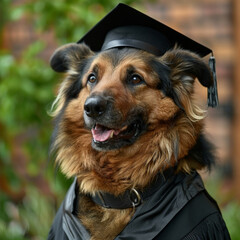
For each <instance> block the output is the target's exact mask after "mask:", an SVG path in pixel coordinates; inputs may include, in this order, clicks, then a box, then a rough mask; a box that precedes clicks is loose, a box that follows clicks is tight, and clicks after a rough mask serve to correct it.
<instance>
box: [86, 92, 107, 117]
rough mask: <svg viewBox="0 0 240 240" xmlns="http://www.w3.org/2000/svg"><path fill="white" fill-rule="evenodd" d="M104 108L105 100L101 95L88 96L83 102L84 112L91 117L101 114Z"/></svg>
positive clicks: (105, 105) (105, 106)
mask: <svg viewBox="0 0 240 240" xmlns="http://www.w3.org/2000/svg"><path fill="white" fill-rule="evenodd" d="M106 108H107V100H106V99H105V98H103V97H101V96H93V97H89V98H88V99H87V100H86V102H85V104H84V110H85V113H86V114H87V116H88V117H92V118H96V117H99V116H101V115H102V114H103V113H104V112H105V111H106Z"/></svg>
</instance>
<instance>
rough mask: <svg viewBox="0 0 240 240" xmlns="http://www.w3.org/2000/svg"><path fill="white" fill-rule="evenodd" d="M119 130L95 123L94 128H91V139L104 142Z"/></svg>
mask: <svg viewBox="0 0 240 240" xmlns="http://www.w3.org/2000/svg"><path fill="white" fill-rule="evenodd" d="M119 132H120V130H114V129H109V128H105V127H103V126H101V125H98V124H97V125H96V126H95V128H92V135H93V139H94V140H95V141H97V142H105V141H107V140H108V139H110V138H112V137H113V134H114V135H117V134H119Z"/></svg>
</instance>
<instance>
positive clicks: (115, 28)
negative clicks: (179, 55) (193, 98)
mask: <svg viewBox="0 0 240 240" xmlns="http://www.w3.org/2000/svg"><path fill="white" fill-rule="evenodd" d="M83 42H84V43H85V44H87V45H88V46H89V47H90V48H91V49H92V50H93V51H103V50H107V49H110V48H116V47H134V48H138V49H142V50H145V51H147V52H150V53H152V54H155V55H157V56H161V55H163V54H164V53H165V52H166V51H167V50H169V49H171V48H173V47H174V46H175V45H176V44H177V46H179V47H181V48H183V49H186V50H190V51H192V52H195V53H197V54H198V55H199V56H201V57H205V56H206V55H208V54H210V53H212V50H211V49H209V48H207V47H205V46H203V45H202V44H200V43H197V42H196V41H194V40H192V39H190V38H188V37H186V36H185V35H183V34H181V33H179V32H177V31H175V30H174V29H172V28H170V27H168V26H166V25H164V24H163V23H160V22H159V21H157V20H155V19H153V18H151V17H149V16H147V15H145V14H143V13H141V12H139V11H137V10H136V9H134V8H131V7H129V6H127V5H125V4H122V3H120V4H118V5H117V6H116V7H115V8H114V9H113V10H112V11H111V12H110V13H108V14H107V15H106V16H105V17H104V18H103V19H102V20H100V21H99V22H98V23H97V24H96V25H95V26H94V27H93V28H92V29H91V30H90V31H89V32H88V33H86V34H85V35H84V36H83V37H82V38H81V39H80V40H79V41H78V43H83ZM209 65H210V68H211V69H212V73H213V78H214V84H213V85H211V86H207V87H208V105H209V106H211V107H216V106H217V105H218V94H217V82H216V73H215V58H214V57H213V54H212V56H211V57H210V60H209Z"/></svg>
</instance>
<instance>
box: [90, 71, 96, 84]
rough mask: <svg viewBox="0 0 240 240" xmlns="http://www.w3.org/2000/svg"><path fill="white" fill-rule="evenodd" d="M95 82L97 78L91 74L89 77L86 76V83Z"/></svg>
mask: <svg viewBox="0 0 240 240" xmlns="http://www.w3.org/2000/svg"><path fill="white" fill-rule="evenodd" d="M96 81H97V77H96V76H95V75H94V74H93V73H91V74H90V75H89V76H88V82H90V83H95V82H96Z"/></svg>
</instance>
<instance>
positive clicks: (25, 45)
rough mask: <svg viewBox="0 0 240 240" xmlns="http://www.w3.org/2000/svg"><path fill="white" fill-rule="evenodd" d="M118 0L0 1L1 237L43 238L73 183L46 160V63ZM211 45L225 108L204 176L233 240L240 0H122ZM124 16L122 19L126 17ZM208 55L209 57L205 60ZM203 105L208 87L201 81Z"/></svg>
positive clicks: (52, 78)
mask: <svg viewBox="0 0 240 240" xmlns="http://www.w3.org/2000/svg"><path fill="white" fill-rule="evenodd" d="M117 2H118V1H112V0H78V1H76V0H56V1H49V0H38V1H35V0H1V1H0V239H1V240H10V239H11V240H13V239H14V240H23V239H26V240H27V239H30V240H43V239H46V236H47V233H48V231H49V228H50V225H51V223H52V220H53V218H54V215H55V213H56V210H57V208H58V206H59V204H60V203H61V201H62V200H63V198H64V195H65V193H66V191H67V188H68V186H69V184H70V183H71V179H70V180H67V179H66V178H65V177H64V176H63V175H61V173H59V172H58V171H57V170H55V168H54V164H53V163H52V161H50V160H49V159H48V148H49V141H50V136H51V131H52V121H51V118H50V117H49V115H48V111H49V110H50V108H51V104H52V102H53V101H54V98H55V96H56V93H57V88H58V86H59V83H60V81H61V79H62V77H63V76H60V75H58V74H56V73H54V72H53V71H52V70H51V69H50V67H49V64H48V62H49V58H50V56H51V54H52V53H53V51H54V49H56V48H57V47H59V46H60V45H62V44H65V43H69V42H77V41H78V40H79V39H80V38H81V36H83V34H84V33H86V32H87V31H88V30H89V29H90V28H91V27H92V26H93V25H94V24H95V23H97V22H98V20H100V19H101V18H102V17H103V16H104V15H105V14H106V13H107V12H109V11H110V10H111V9H112V8H113V7H114V6H115V5H116V3H117ZM121 2H123V3H127V4H130V5H131V6H133V7H135V8H137V9H139V10H140V11H143V12H145V13H146V14H149V15H150V16H152V17H154V18H156V19H157V20H159V21H161V22H163V23H165V24H166V25H169V26H170V27H172V28H174V29H176V30H178V31H180V32H182V33H183V34H185V35H187V36H189V37H191V38H193V39H194V40H196V41H199V42H200V43H202V44H204V45H206V46H208V47H209V48H211V49H213V51H214V55H215V57H216V61H217V66H216V67H217V77H218V88H219V99H220V106H219V107H218V108H216V109H209V111H208V119H207V122H206V132H207V133H208V135H209V138H210V140H211V141H212V142H213V143H214V144H215V145H216V156H217V166H216V168H215V169H214V170H213V171H212V172H211V173H206V172H202V175H203V177H204V181H205V183H206V187H207V189H208V190H209V192H210V193H211V195H212V196H213V197H214V198H215V199H216V200H217V202H218V203H219V205H220V207H221V209H222V212H223V217H224V219H225V221H226V223H227V226H228V228H229V231H230V234H231V237H232V239H233V240H239V239H240V66H239V65H238V58H239V57H240V1H239V0H191V1H190V0H189V1H187V0H178V1H176V0H168V1H166V0H155V1H144V0H138V1H137V0H135V1H133V0H123V1H121ZM123 17H124V16H123ZM207 60H208V59H206V61H207ZM196 97H197V98H199V101H202V102H203V103H206V99H207V97H206V89H204V88H203V87H201V86H200V85H197V96H196Z"/></svg>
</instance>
